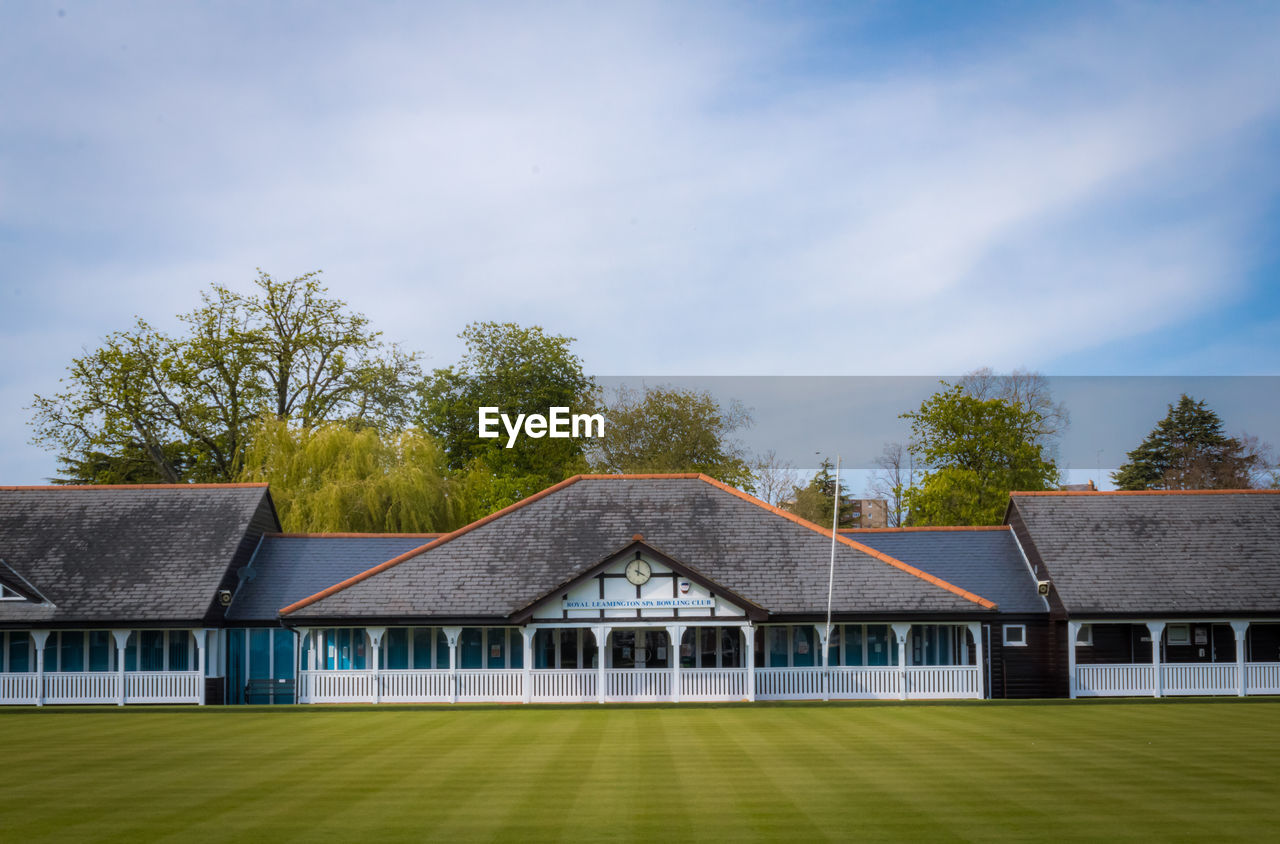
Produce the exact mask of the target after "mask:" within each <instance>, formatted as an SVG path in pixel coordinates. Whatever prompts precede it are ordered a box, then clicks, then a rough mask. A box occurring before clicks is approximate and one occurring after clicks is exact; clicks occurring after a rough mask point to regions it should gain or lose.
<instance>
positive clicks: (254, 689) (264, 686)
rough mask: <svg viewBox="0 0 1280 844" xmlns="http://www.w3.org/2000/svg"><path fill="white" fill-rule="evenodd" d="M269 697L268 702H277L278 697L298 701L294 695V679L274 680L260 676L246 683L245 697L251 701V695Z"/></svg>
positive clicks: (246, 700) (247, 700)
mask: <svg viewBox="0 0 1280 844" xmlns="http://www.w3.org/2000/svg"><path fill="white" fill-rule="evenodd" d="M263 695H265V696H266V697H267V702H268V703H275V702H276V698H288V699H289V702H290V703H294V702H296V701H297V698H295V697H294V683H293V681H292V680H273V679H270V678H265V677H264V678H258V679H253V680H250V681H249V682H247V683H245V684H244V699H245V702H246V703H248V702H249V698H250V697H262V696H263Z"/></svg>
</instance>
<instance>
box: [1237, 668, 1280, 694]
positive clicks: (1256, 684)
mask: <svg viewBox="0 0 1280 844" xmlns="http://www.w3.org/2000/svg"><path fill="white" fill-rule="evenodd" d="M1244 679H1245V689H1246V690H1247V691H1248V693H1249V694H1251V695H1280V662H1249V663H1246V664H1245V672H1244Z"/></svg>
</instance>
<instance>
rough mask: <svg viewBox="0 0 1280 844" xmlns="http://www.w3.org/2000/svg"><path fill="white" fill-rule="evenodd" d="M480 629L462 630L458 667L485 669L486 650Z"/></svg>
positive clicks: (469, 628)
mask: <svg viewBox="0 0 1280 844" xmlns="http://www.w3.org/2000/svg"><path fill="white" fill-rule="evenodd" d="M482 638H483V637H482V635H481V632H480V628H479V627H464V628H462V636H461V637H460V638H459V639H458V667H459V668H483V667H484V649H483V647H482V644H483V643H482V642H481V639H482Z"/></svg>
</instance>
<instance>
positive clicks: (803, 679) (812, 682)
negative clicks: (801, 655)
mask: <svg viewBox="0 0 1280 844" xmlns="http://www.w3.org/2000/svg"><path fill="white" fill-rule="evenodd" d="M821 697H822V669H820V668H819V669H813V668H757V669H756V700H813V699H814V698H821Z"/></svg>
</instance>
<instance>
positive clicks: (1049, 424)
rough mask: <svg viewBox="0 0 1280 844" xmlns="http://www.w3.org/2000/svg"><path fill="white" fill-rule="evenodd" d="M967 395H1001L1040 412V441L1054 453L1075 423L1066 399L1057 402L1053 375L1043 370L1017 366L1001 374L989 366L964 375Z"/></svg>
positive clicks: (1037, 431) (1036, 430)
mask: <svg viewBox="0 0 1280 844" xmlns="http://www.w3.org/2000/svg"><path fill="white" fill-rule="evenodd" d="M958 383H959V384H960V386H961V387H962V388H964V392H965V394H966V395H970V396H973V397H974V398H975V399H983V400H985V399H1000V400H1001V401H1005V402H1008V403H1009V404H1012V405H1014V406H1015V407H1019V408H1022V409H1023V410H1025V411H1027V412H1029V413H1036V414H1038V415H1039V422H1037V423H1036V424H1035V426H1034V428H1033V431H1034V435H1035V437H1036V440H1037V443H1038V444H1039V445H1042V446H1045V447H1046V448H1047V450H1048V451H1049V452H1050V453H1052V451H1053V449H1054V447H1055V444H1056V440H1057V439H1058V437H1060V436H1062V434H1063V433H1064V432H1065V431H1066V430H1067V427H1068V426H1069V425H1070V424H1071V414H1070V413H1069V412H1068V411H1067V406H1066V405H1065V404H1063V403H1062V402H1055V401H1054V400H1053V394H1052V392H1051V391H1050V389H1049V379H1048V378H1047V377H1045V376H1044V375H1042V374H1041V373H1039V372H1031V371H1029V370H1026V369H1015V370H1013V372H1011V373H1009V374H1008V375H998V374H996V373H995V371H994V370H992V369H991V367H989V366H984V367H981V368H980V369H975V370H973V371H972V372H970V373H968V374H967V375H963V376H961V378H960V380H959V382H958Z"/></svg>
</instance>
